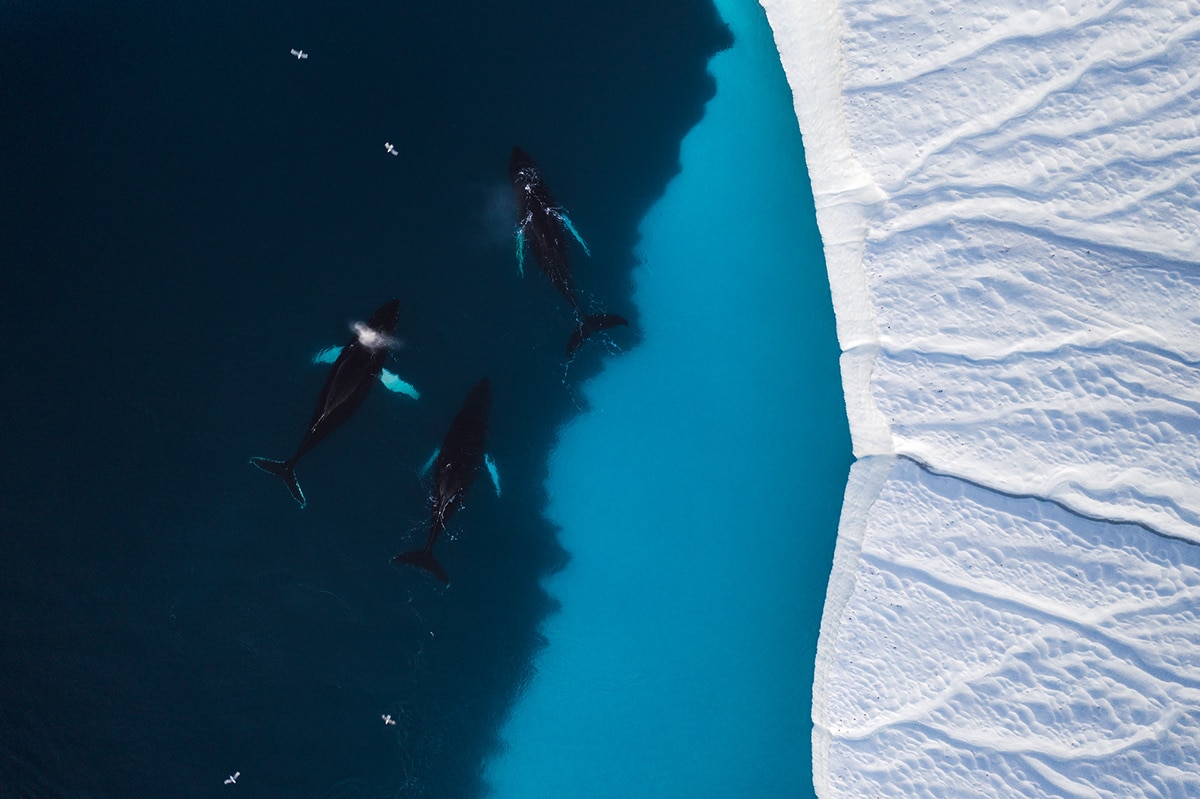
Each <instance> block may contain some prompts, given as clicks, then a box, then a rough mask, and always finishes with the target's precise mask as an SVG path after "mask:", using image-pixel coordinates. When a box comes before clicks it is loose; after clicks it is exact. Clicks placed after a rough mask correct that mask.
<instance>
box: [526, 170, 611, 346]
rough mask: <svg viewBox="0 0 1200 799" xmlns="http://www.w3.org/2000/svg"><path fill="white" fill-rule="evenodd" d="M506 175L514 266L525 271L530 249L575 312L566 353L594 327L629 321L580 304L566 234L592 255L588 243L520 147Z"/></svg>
mask: <svg viewBox="0 0 1200 799" xmlns="http://www.w3.org/2000/svg"><path fill="white" fill-rule="evenodd" d="M508 177H509V180H511V181H512V184H513V191H514V192H515V193H516V196H517V211H518V216H519V218H520V221H518V222H517V269H518V270H520V272H521V274H522V275H523V274H525V248H526V247H528V248H529V249H530V250H532V251H533V255H534V258H536V259H537V262H538V266H540V267H541V269H542V272H544V273H545V275H546V277H547V278H549V279H550V282H551V283H552V284H553V285H554V287H555V288H556V289H558V291H559V293H560V294H562V295H563V296H564V297H566V299H567V302H568V303H570V305H571V310H573V311H574V312H575V331H574V332H573V333H572V334H571V338H570V340H569V341H568V342H567V356H568V357H570V355H571V354H572V353H574V352H575V350H576V348H578V347H579V345H580V344H582V343H583V342H584V340H585V339H587V337H588V336H590V335H591V334H592V333H595V332H596V331H597V330H608V329H609V328H611V327H616V326H617V325H628V324H629V322H627V321H626V320H625V319H624V318H623V317H620V316H617V315H616V314H608V313H600V314H587V313H584V311H583V309H582V308H581V307H580V306H579V300H578V298H577V297H576V296H575V288H574V287H573V286H572V284H571V261H570V256H569V254H568V246H569V243H570V242H569V240H568V239H567V234H568V233H570V234H571V236H572V237H573V238H574V239H575V240H576V241H578V242H579V244H580V245H581V246H582V247H583V251H584V252H585V253H587V254H588V255H591V251H590V250H588V246H587V243H586V242H585V241H584V240H583V237H582V236H580V235H579V231H577V230H576V229H575V225H573V224H571V218H570V217H568V216H567V212H566V211H565V210H563V208H562V207H561V206H559V205H558V204H557V203H555V202H554V198H553V197H551V196H550V190H549V189H547V188H546V184H545V183H543V182H542V173H541V172H540V171H539V170H538V167H537V164H535V163H534V161H533V159H532V158H530V157H529V154H528V153H526V152H525V151H524V150H522V149H521V148H520V147H513V148H512V156H511V157H510V158H509V161H508Z"/></svg>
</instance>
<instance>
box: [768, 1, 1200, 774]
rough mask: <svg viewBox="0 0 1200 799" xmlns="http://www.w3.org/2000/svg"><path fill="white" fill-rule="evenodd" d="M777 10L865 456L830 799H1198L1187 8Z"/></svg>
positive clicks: (1198, 598)
mask: <svg viewBox="0 0 1200 799" xmlns="http://www.w3.org/2000/svg"><path fill="white" fill-rule="evenodd" d="M763 5H764V7H765V8H766V10H767V14H768V18H769V19H770V21H771V24H772V28H773V30H774V33H775V38H776V44H777V47H778V49H779V51H780V54H781V57H782V60H783V63H784V67H785V70H786V71H787V74H788V79H789V82H790V84H791V86H792V89H793V95H794V100H795V108H796V113H797V117H798V119H799V121H800V127H801V130H802V132H803V134H804V137H805V149H806V152H807V154H808V160H809V172H810V175H811V177H812V181H813V190H814V194H815V198H816V203H817V209H818V210H817V214H818V221H819V223H820V226H821V232H822V237H823V239H824V241H825V249H826V257H827V263H828V267H829V273H830V281H831V286H832V290H833V297H834V304H835V310H836V311H837V315H838V329H839V339H840V341H841V345H842V348H843V356H842V376H843V383H844V389H845V392H846V401H847V410H848V413H849V416H850V420H851V430H852V433H853V437H854V443H855V454H856V455H857V456H858V457H859V458H860V461H859V462H858V463H857V464H856V465H855V467H854V472H853V474H852V476H851V480H850V484H849V486H848V489H847V494H846V502H845V505H844V508H843V516H842V523H841V529H840V532H839V550H838V555H837V557H836V561H835V567H834V574H833V577H832V578H831V584H830V589H829V595H828V599H827V603H826V609H825V618H824V622H823V626H822V638H821V644H820V651H819V654H818V667H817V677H816V681H815V686H814V721H815V724H816V726H815V733H814V741H815V744H816V745H815V749H814V759H815V766H816V775H817V776H816V780H817V789H818V792H819V793H820V795H821V796H823V797H833V796H860V795H863V796H865V795H869V796H888V795H895V796H913V795H924V794H936V795H938V796H959V795H961V796H990V795H996V796H1014V795H1017V796H1057V795H1070V796H1073V795H1080V796H1129V795H1144V796H1188V795H1200V782H1198V781H1197V777H1196V776H1195V775H1196V774H1197V772H1198V771H1200V748H1198V746H1197V743H1196V741H1197V735H1196V733H1197V731H1198V730H1197V725H1198V724H1200V716H1198V715H1197V712H1196V710H1195V708H1196V707H1197V704H1196V699H1197V693H1196V691H1197V689H1198V688H1200V649H1198V648H1197V642H1198V641H1200V620H1198V619H1197V616H1198V615H1200V592H1198V584H1197V579H1196V577H1197V573H1196V568H1197V564H1200V551H1198V550H1200V548H1198V547H1197V544H1198V543H1200V460H1198V458H1197V453H1200V447H1198V445H1200V352H1198V348H1200V335H1197V334H1198V333H1200V314H1197V313H1196V312H1195V310H1194V309H1196V308H1198V307H1200V305H1198V304H1197V300H1198V299H1200V268H1198V264H1197V254H1198V253H1200V247H1198V246H1197V245H1198V244H1200V233H1198V231H1200V192H1198V189H1200V185H1198V183H1200V128H1198V125H1197V122H1196V120H1197V118H1198V116H1200V92H1197V91H1196V88H1197V82H1198V80H1200V78H1198V77H1197V76H1200V4H1198V3H1196V2H1146V3H1138V4H1126V3H1119V2H1084V1H1083V0H1075V1H1072V2H1065V3H1058V4H1052V5H1046V4H1040V3H1029V2H1023V1H1022V0H1012V1H1011V2H1007V3H999V4H997V5H994V6H992V7H991V8H990V9H984V10H981V9H979V8H978V7H976V6H973V5H971V4H950V3H946V2H939V1H938V0H891V2H872V3H869V4H853V3H844V4H837V3H834V2H832V1H831V0H819V1H817V2H804V3H799V2H794V1H793V0H763ZM896 456H902V457H896Z"/></svg>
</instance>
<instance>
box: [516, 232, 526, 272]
mask: <svg viewBox="0 0 1200 799" xmlns="http://www.w3.org/2000/svg"><path fill="white" fill-rule="evenodd" d="M517 274H519V275H520V276H521V277H525V226H524V225H522V226H521V227H519V228H517Z"/></svg>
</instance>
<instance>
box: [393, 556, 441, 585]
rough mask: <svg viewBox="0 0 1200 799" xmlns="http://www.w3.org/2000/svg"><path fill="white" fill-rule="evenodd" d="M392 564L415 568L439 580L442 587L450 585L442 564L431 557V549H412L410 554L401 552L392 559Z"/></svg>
mask: <svg viewBox="0 0 1200 799" xmlns="http://www.w3.org/2000/svg"><path fill="white" fill-rule="evenodd" d="M392 563H407V564H408V565H410V566H416V567H417V568H419V569H424V570H425V571H427V572H429V573H430V574H432V575H433V576H434V577H436V578H438V579H439V580H441V581H442V584H443V585H449V584H450V576H449V575H448V574H446V570H445V569H443V568H442V564H440V563H438V562H437V559H435V558H434V557H433V550H432V549H414V550H412V551H410V552H401V553H400V554H399V555H397V556H396V557H394V558H392Z"/></svg>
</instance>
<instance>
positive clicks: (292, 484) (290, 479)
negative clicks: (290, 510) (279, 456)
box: [250, 458, 308, 508]
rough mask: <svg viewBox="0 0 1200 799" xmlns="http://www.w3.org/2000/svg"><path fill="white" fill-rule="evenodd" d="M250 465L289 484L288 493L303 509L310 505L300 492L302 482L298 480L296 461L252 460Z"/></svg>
mask: <svg viewBox="0 0 1200 799" xmlns="http://www.w3.org/2000/svg"><path fill="white" fill-rule="evenodd" d="M250 463H252V464H254V465H255V466H257V467H258V468H260V469H262V470H263V471H264V472H268V473H270V474H273V475H275V476H276V477H278V478H279V479H280V480H282V481H283V482H284V483H286V484H287V487H288V491H290V492H291V493H292V499H294V500H296V501H297V502H299V503H300V507H301V508H303V507H304V506H305V505H307V504H308V500H307V499H305V498H304V492H303V491H301V490H300V482H299V481H298V480H296V464H295V462H294V461H276V460H271V459H270V458H251V459H250Z"/></svg>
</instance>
